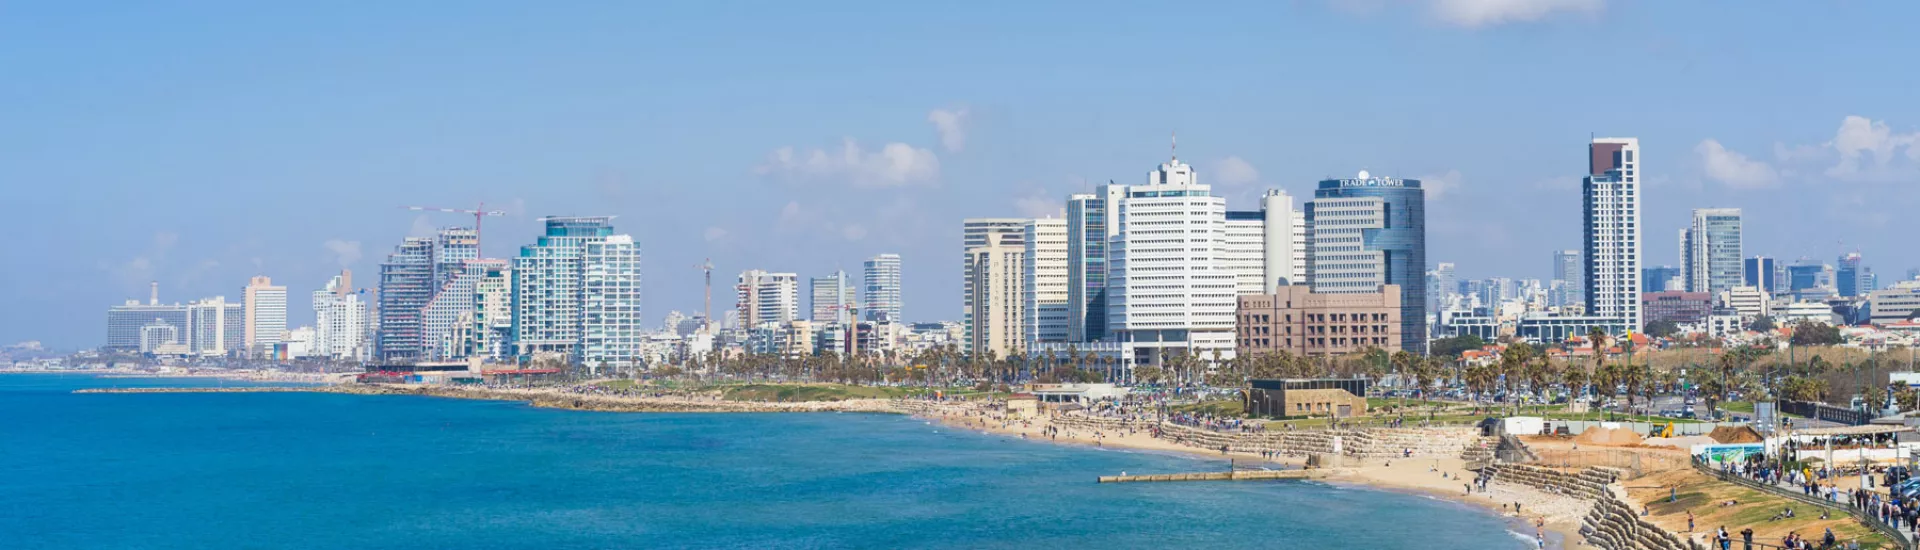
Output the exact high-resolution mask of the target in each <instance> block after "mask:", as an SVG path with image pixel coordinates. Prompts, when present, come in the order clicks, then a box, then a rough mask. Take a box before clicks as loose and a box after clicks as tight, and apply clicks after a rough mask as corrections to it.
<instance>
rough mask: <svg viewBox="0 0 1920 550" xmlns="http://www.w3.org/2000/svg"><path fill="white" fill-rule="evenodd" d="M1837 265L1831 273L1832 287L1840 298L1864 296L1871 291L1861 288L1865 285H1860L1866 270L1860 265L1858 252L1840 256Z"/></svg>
mask: <svg viewBox="0 0 1920 550" xmlns="http://www.w3.org/2000/svg"><path fill="white" fill-rule="evenodd" d="M1838 265H1839V267H1838V268H1837V269H1835V270H1834V271H1833V287H1834V291H1835V292H1837V293H1839V294H1840V296H1843V297H1847V298H1852V297H1855V296H1865V295H1867V293H1868V292H1871V291H1872V289H1870V288H1863V287H1865V286H1867V285H1862V284H1860V283H1861V282H1862V281H1863V280H1864V279H1865V277H1866V275H1865V274H1866V273H1867V270H1866V267H1865V266H1862V265H1861V258H1860V253H1859V252H1849V253H1846V254H1842V255H1840V261H1839V262H1838Z"/></svg>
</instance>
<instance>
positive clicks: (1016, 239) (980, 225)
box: [960, 218, 1027, 353]
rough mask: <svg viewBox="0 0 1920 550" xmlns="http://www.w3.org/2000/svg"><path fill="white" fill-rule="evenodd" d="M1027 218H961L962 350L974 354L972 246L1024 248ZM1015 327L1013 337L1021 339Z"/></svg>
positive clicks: (973, 259) (973, 247)
mask: <svg viewBox="0 0 1920 550" xmlns="http://www.w3.org/2000/svg"><path fill="white" fill-rule="evenodd" d="M1026 233H1027V220H1026V219H1025V218H967V219H965V220H961V221H960V249H961V251H963V252H964V253H963V254H962V255H961V256H962V258H961V259H962V261H961V266H960V307H961V308H962V311H961V319H960V324H961V326H962V327H964V330H965V335H964V336H963V337H962V338H961V340H960V342H961V344H960V346H961V347H960V351H961V353H972V352H973V348H972V347H971V346H972V345H973V342H974V337H973V311H974V307H973V302H974V289H973V281H974V277H973V264H974V261H975V258H974V254H973V249H975V248H979V247H982V246H990V245H997V246H1013V247H1019V248H1022V249H1023V250H1024V248H1025V245H1026V243H1024V242H1022V240H1023V239H1025V238H1026ZM1017 327H1018V325H1016V329H1015V330H1014V332H1013V334H1014V335H1015V336H1014V338H1015V339H1016V340H1017V339H1019V336H1018V335H1019V334H1020V333H1021V331H1020V330H1019V329H1018V328H1017Z"/></svg>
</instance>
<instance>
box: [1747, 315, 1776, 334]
mask: <svg viewBox="0 0 1920 550" xmlns="http://www.w3.org/2000/svg"><path fill="white" fill-rule="evenodd" d="M1773 329H1774V326H1773V318H1772V317H1768V316H1765V315H1761V316H1760V317H1758V318H1756V319H1754V320H1753V324H1752V325H1749V326H1748V327H1747V330H1751V331H1754V332H1773Z"/></svg>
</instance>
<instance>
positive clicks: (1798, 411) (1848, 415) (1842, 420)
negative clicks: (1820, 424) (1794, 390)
mask: <svg viewBox="0 0 1920 550" xmlns="http://www.w3.org/2000/svg"><path fill="white" fill-rule="evenodd" d="M1780 412H1784V413H1787V414H1792V415H1799V416H1804V417H1807V418H1812V419H1815V420H1825V421H1827V422H1834V423H1839V424H1846V425H1848V426H1864V425H1866V424H1867V423H1869V422H1873V413H1870V412H1864V411H1856V410H1853V409H1848V408H1844V407H1835V406H1833V405H1828V404H1826V403H1814V402H1811V401H1781V402H1780Z"/></svg>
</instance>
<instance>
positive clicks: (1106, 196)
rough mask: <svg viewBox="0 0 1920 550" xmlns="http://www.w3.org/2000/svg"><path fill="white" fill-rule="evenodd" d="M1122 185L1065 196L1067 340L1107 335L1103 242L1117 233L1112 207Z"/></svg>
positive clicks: (1124, 190)
mask: <svg viewBox="0 0 1920 550" xmlns="http://www.w3.org/2000/svg"><path fill="white" fill-rule="evenodd" d="M1126 193H1127V188H1126V186H1124V185H1112V184H1109V185H1102V186H1099V187H1098V188H1095V189H1094V192H1093V193H1083V194H1075V195H1072V196H1069V197H1067V341H1068V342H1092V341H1096V340H1099V339H1101V338H1103V337H1105V336H1106V335H1107V242H1108V239H1110V238H1112V237H1113V236H1114V235H1116V234H1118V233H1119V230H1120V228H1119V226H1117V225H1115V223H1116V220H1115V219H1114V215H1115V214H1116V212H1115V210H1116V209H1118V208H1119V205H1120V198H1121V197H1124V196H1126Z"/></svg>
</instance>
